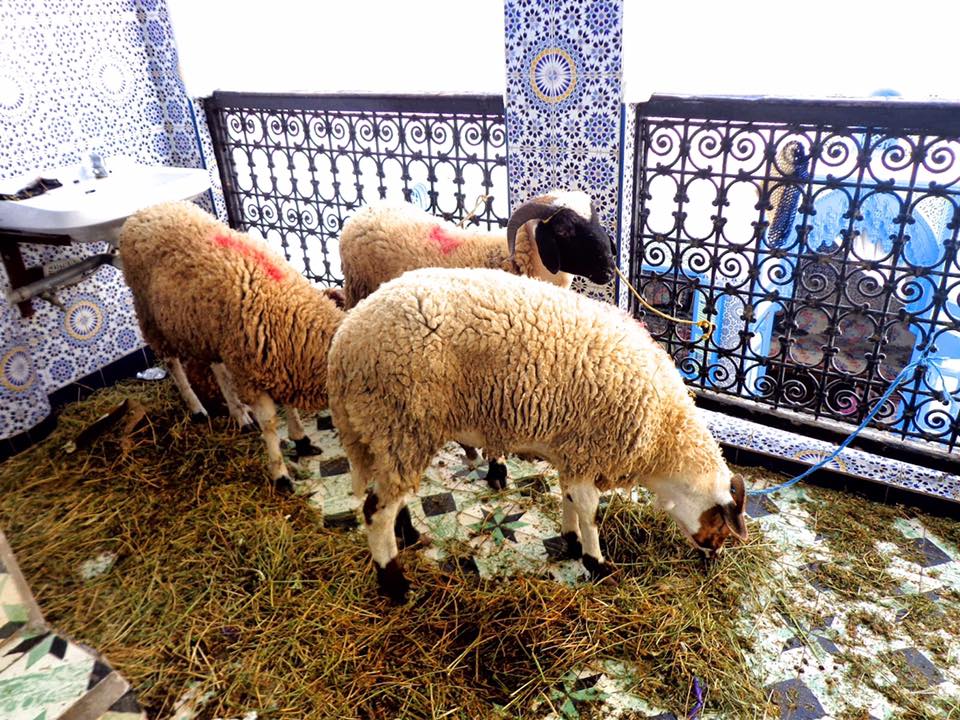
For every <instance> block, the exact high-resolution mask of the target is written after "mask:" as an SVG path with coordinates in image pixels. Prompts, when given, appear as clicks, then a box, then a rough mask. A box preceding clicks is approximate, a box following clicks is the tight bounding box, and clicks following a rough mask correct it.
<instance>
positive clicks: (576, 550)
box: [563, 530, 583, 560]
mask: <svg viewBox="0 0 960 720" xmlns="http://www.w3.org/2000/svg"><path fill="white" fill-rule="evenodd" d="M563 539H564V540H565V541H566V543H567V554H566V555H565V556H564V558H565V559H567V560H579V559H580V558H582V557H583V546H582V545H581V544H580V538H579V537H577V534H576V533H575V532H573V530H571V531H570V532H567V533H564V534H563Z"/></svg>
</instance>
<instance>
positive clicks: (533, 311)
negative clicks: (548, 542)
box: [329, 269, 746, 602]
mask: <svg viewBox="0 0 960 720" xmlns="http://www.w3.org/2000/svg"><path fill="white" fill-rule="evenodd" d="M329 385H330V410H331V413H332V416H333V420H334V423H335V424H336V426H337V428H338V430H339V431H340V434H341V438H342V441H343V445H344V448H345V450H346V452H347V455H348V457H349V460H350V466H351V472H352V474H353V486H354V492H355V493H357V494H360V493H362V492H363V491H364V490H365V489H366V488H367V486H368V485H369V484H371V483H372V485H373V487H372V490H371V492H370V493H369V495H367V498H366V502H365V503H364V516H365V519H366V525H367V532H368V539H369V545H370V550H371V553H372V555H373V559H374V561H375V564H376V568H377V575H378V579H379V586H380V588H381V590H382V591H383V592H384V593H386V594H387V595H389V596H390V597H391V598H392V599H394V600H395V601H398V602H399V601H403V600H404V599H405V597H406V593H407V589H408V584H407V581H406V579H405V578H404V575H403V571H402V570H401V568H400V565H399V563H398V562H397V544H396V539H395V537H394V533H395V532H396V533H397V534H399V535H400V536H401V538H402V539H405V540H407V541H410V540H413V539H415V538H416V530H415V529H414V528H413V527H412V525H411V523H410V516H409V511H408V510H407V508H406V506H405V502H406V498H407V496H408V494H410V493H413V492H416V490H417V487H418V484H419V480H420V476H421V474H422V473H423V471H424V470H425V469H426V468H427V466H428V465H429V463H430V460H431V458H432V457H433V455H434V453H435V452H436V451H437V450H438V449H439V448H440V447H441V446H442V445H443V443H444V442H446V441H448V440H450V439H455V440H458V441H460V442H463V443H467V444H469V445H473V446H482V447H485V448H490V449H491V450H492V451H493V452H496V453H500V454H502V453H506V452H508V451H512V452H519V453H528V454H533V455H537V456H540V457H543V458H545V459H547V460H549V461H550V462H551V463H553V464H554V465H555V466H556V467H557V469H558V470H559V472H560V485H561V488H562V492H563V516H562V531H563V534H564V537H565V538H566V540H567V545H568V548H569V550H570V553H571V555H572V556H574V557H582V558H583V564H584V565H585V566H586V568H587V570H588V571H589V572H590V574H591V575H592V576H593V577H594V578H597V579H599V578H602V577H605V576H606V575H608V574H609V573H610V571H611V570H610V567H609V565H608V564H607V563H606V562H604V559H603V556H602V555H601V552H600V544H599V537H598V533H597V526H596V522H595V517H594V515H595V513H596V510H597V504H598V502H599V497H600V492H601V491H604V490H608V489H612V488H618V487H619V488H629V487H633V486H634V485H636V484H640V485H643V486H645V487H647V488H649V489H650V490H651V491H653V493H654V494H655V495H656V496H657V498H658V503H659V504H660V506H661V507H662V508H663V509H664V510H666V511H667V512H668V513H669V514H670V515H671V516H672V517H673V518H674V520H675V521H676V522H677V524H678V525H679V527H680V529H681V530H682V531H683V533H684V534H685V535H686V537H687V538H688V539H690V540H691V541H692V542H693V544H694V545H696V546H697V547H699V548H701V549H703V550H705V551H711V552H712V551H715V550H717V549H719V548H720V547H721V546H722V544H723V542H724V540H725V539H726V538H727V537H728V536H729V535H730V534H733V535H736V536H738V537H741V538H745V537H746V526H745V523H744V516H743V508H744V500H745V495H744V488H743V483H742V481H740V480H739V479H737V478H735V477H733V476H732V475H731V473H730V471H729V469H728V468H727V466H726V464H725V463H724V461H723V458H722V456H721V453H720V448H719V446H718V445H717V443H716V441H715V440H714V439H713V437H712V436H711V435H710V432H709V430H708V429H707V427H706V425H705V423H704V421H703V419H702V418H701V417H700V415H699V414H698V411H697V409H696V407H695V406H694V404H693V401H692V400H691V398H690V396H689V394H688V393H687V389H686V387H685V386H684V384H683V379H682V378H681V376H680V374H679V372H678V371H677V369H676V368H675V367H674V365H673V363H672V362H671V360H670V357H669V356H668V355H667V353H666V352H665V351H664V350H663V349H662V348H660V347H659V346H658V345H657V343H656V342H655V341H654V340H653V339H652V338H651V337H650V335H649V333H647V331H646V330H645V329H644V328H643V327H642V326H641V325H640V324H638V323H636V322H635V321H633V320H632V319H630V318H629V317H628V316H626V315H625V314H624V313H623V312H622V311H620V310H618V309H617V308H615V307H613V306H609V305H606V304H604V303H599V302H595V301H593V300H590V299H588V298H585V297H583V296H580V295H577V294H575V293H571V292H566V291H563V290H561V289H558V288H556V287H552V286H550V285H547V284H546V283H542V282H536V281H532V280H529V279H527V278H522V277H513V276H510V275H507V274H506V273H500V272H496V271H489V270H442V269H431V270H420V271H415V272H410V273H407V274H405V275H404V276H402V277H401V278H398V279H396V280H393V281H391V282H390V283H388V284H386V285H384V286H382V287H381V288H380V289H379V290H378V291H377V292H376V293H375V294H373V295H371V296H370V297H368V298H367V299H366V300H365V301H363V302H362V303H360V304H359V305H358V306H357V307H356V308H354V309H353V310H352V311H351V312H350V313H349V314H348V315H347V317H346V319H345V320H344V322H343V323H342V325H341V326H340V329H339V330H338V332H337V335H336V337H335V338H334V341H333V344H332V345H331V348H330V363H329Z"/></svg>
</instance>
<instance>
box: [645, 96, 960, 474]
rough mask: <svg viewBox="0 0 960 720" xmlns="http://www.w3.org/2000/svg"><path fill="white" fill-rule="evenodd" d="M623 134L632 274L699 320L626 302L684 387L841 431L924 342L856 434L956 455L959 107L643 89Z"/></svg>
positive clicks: (959, 409)
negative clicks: (645, 95) (628, 169)
mask: <svg viewBox="0 0 960 720" xmlns="http://www.w3.org/2000/svg"><path fill="white" fill-rule="evenodd" d="M636 132H637V134H636V141H637V145H636V147H637V151H636V158H635V160H636V165H635V179H636V183H635V187H636V190H635V204H634V217H633V228H632V232H631V242H632V245H633V248H632V253H631V269H630V274H631V277H632V279H633V280H634V281H635V282H636V283H637V287H638V289H639V290H640V292H641V293H643V294H644V296H645V297H647V298H648V299H649V300H650V301H651V302H652V303H653V304H654V305H655V306H657V307H659V308H661V309H663V310H666V311H667V312H670V313H673V314H676V315H679V316H682V317H686V318H692V319H703V318H706V319H709V320H711V321H713V322H714V323H716V330H715V332H714V333H713V335H712V337H710V338H709V339H704V338H703V337H701V335H702V333H701V331H700V330H698V329H696V328H694V329H693V330H692V331H691V329H690V327H689V326H682V325H678V324H674V323H669V322H667V321H664V320H661V319H659V318H657V317H654V316H652V315H650V314H646V313H644V311H643V309H642V308H639V307H637V306H636V303H634V304H633V312H634V313H635V314H636V315H637V316H639V317H643V319H644V321H645V322H646V324H647V326H648V327H649V328H650V330H651V332H652V333H653V334H654V336H655V337H657V338H658V339H659V340H661V341H662V342H663V343H664V344H665V345H666V347H667V348H668V349H669V351H670V352H671V353H672V355H673V357H674V359H675V360H676V362H677V365H678V367H679V368H680V369H681V371H682V372H683V373H684V375H685V376H686V378H687V379H688V382H689V383H690V384H691V385H692V386H693V388H694V389H695V390H696V391H697V392H698V393H700V394H701V395H702V396H703V397H704V398H706V399H708V400H709V399H711V398H713V399H714V400H715V401H717V402H720V403H722V404H729V403H734V404H738V405H739V406H741V407H751V408H762V407H763V406H767V407H769V408H771V409H773V410H775V411H776V412H774V413H767V416H768V417H775V416H777V415H779V416H781V417H784V416H789V417H790V418H791V419H792V420H793V421H796V419H797V417H798V416H797V415H795V413H799V414H801V415H803V416H807V417H808V418H809V419H811V420H812V419H819V424H821V425H822V424H823V421H824V420H827V421H828V424H829V421H836V422H838V423H844V424H847V427H846V430H844V432H849V430H850V425H852V424H857V423H859V422H861V421H862V419H863V418H864V416H865V415H866V414H867V413H868V412H869V410H870V409H871V408H872V407H873V406H874V405H875V404H876V402H877V401H878V399H879V397H880V395H881V394H882V393H883V392H884V390H886V388H887V387H888V386H889V384H890V382H891V381H892V380H893V379H894V377H895V376H896V375H897V374H898V373H899V372H900V370H902V369H903V368H904V367H905V366H906V365H907V364H908V363H909V362H910V361H911V360H913V359H917V358H918V357H919V356H920V354H921V353H922V352H923V351H924V350H925V349H927V348H928V347H932V348H933V349H932V355H931V357H932V360H931V362H932V363H935V364H936V365H937V368H929V367H928V368H927V369H926V370H918V371H917V372H916V373H915V375H914V377H913V378H912V380H911V381H909V382H908V383H905V384H904V385H902V386H901V387H900V389H899V390H898V391H897V392H896V393H894V394H893V395H892V396H891V398H890V399H889V401H888V402H887V403H885V405H884V407H883V408H882V409H881V410H880V412H879V414H878V416H877V417H876V419H875V422H874V423H873V424H872V427H874V428H876V429H878V430H881V431H883V433H880V434H877V433H874V434H873V436H874V437H881V438H886V439H887V440H889V439H890V438H894V437H895V438H899V439H900V440H901V441H903V440H908V441H929V442H928V443H927V444H925V445H923V446H922V447H920V446H919V445H916V444H914V443H912V442H911V443H906V444H904V443H902V442H901V443H900V445H898V447H907V446H908V445H909V446H910V447H911V452H912V451H918V448H919V452H921V453H924V454H930V453H933V454H935V455H937V456H939V457H941V458H942V457H947V458H949V461H950V462H951V463H953V462H955V461H956V459H957V453H955V452H954V451H955V450H956V447H957V435H958V431H960V421H958V415H960V393H958V387H960V264H958V259H957V232H958V227H960V207H958V206H960V106H956V105H946V104H926V103H923V104H921V103H907V102H900V101H889V100H886V101H867V102H861V103H853V102H832V101H782V100H772V99H759V100H758V99H737V98H699V99H687V98H676V97H667V96H657V97H654V98H652V99H651V101H650V102H648V103H645V104H642V105H639V106H638V107H637V131H636ZM937 370H939V371H940V372H939V373H938V372H937ZM745 400H746V401H752V402H744V401H745ZM788 411H793V412H788ZM801 422H802V418H801ZM839 427H840V428H841V429H842V426H839ZM867 434H868V436H869V435H870V433H867ZM944 452H949V453H952V455H948V456H945V455H944Z"/></svg>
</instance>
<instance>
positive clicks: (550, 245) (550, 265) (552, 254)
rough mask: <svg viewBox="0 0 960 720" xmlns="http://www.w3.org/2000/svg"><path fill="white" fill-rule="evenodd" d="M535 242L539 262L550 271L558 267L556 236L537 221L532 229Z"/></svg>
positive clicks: (556, 269) (554, 271)
mask: <svg viewBox="0 0 960 720" xmlns="http://www.w3.org/2000/svg"><path fill="white" fill-rule="evenodd" d="M534 238H535V239H536V242H537V251H538V252H539V253H540V262H542V263H543V266H544V267H545V268H546V269H547V270H549V271H550V272H552V273H556V272H557V271H558V270H559V269H560V250H559V248H558V247H557V237H556V235H554V233H553V231H552V230H551V229H550V228H549V227H548V226H547V225H544V224H543V223H538V224H537V227H536V229H535V230H534Z"/></svg>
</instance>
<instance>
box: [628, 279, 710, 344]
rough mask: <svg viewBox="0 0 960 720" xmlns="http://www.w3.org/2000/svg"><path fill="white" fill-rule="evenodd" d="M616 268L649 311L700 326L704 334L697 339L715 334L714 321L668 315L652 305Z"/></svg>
mask: <svg viewBox="0 0 960 720" xmlns="http://www.w3.org/2000/svg"><path fill="white" fill-rule="evenodd" d="M614 270H615V271H616V273H617V275H619V276H620V279H621V280H622V281H623V284H624V285H626V286H627V287H628V288H630V292H632V293H633V296H634V297H635V298H637V301H638V302H639V303H640V304H641V305H643V307H644V308H646V309H647V310H648V311H649V312H651V313H653V314H654V315H656V316H657V317H661V318H663V319H664V320H669V321H671V322H675V323H679V324H681V325H692V326H695V327H698V328H700V329H701V330H702V331H703V335H702V336H701V337H699V338H697V341H699V340H701V339H702V340H704V341H706V340H708V339H710V336H711V335H713V331H714V330H715V329H716V327H717V326H716V324H715V323H712V322H710V321H709V320H685V319H684V318H678V317H674V316H673V315H667V313H665V312H662V311H660V310H658V309H657V308H655V307H654V306H653V305H651V304H650V303H648V302H647V301H646V300H644V299H643V296H642V295H641V294H640V293H638V292H637V289H636V288H635V287H633V285H631V284H630V281H629V280H627V278H626V277H624V274H623V273H622V272H620V268H618V267H615V268H614ZM695 342H696V341H695Z"/></svg>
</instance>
